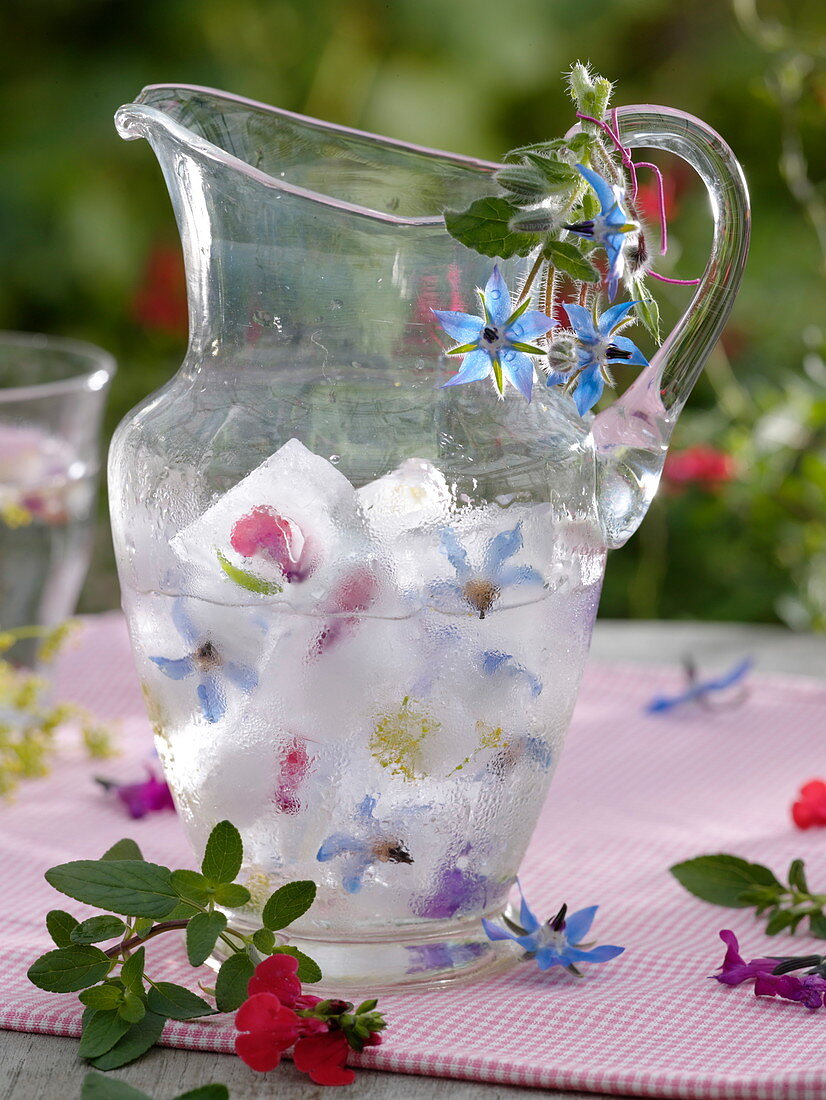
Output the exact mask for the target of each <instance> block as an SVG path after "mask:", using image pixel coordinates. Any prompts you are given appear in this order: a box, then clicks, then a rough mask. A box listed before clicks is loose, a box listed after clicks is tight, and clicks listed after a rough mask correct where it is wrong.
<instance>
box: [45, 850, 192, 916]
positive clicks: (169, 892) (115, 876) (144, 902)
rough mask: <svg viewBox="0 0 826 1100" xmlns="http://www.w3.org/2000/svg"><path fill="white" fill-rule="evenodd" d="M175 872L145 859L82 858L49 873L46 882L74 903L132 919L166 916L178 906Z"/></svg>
mask: <svg viewBox="0 0 826 1100" xmlns="http://www.w3.org/2000/svg"><path fill="white" fill-rule="evenodd" d="M171 874H172V872H171V871H170V870H169V868H168V867H161V866H159V865H158V864H157V863H144V862H143V861H142V860H119V859H113V860H94V859H79V860H75V861H74V862H73V863H62V864H60V865H59V866H58V867H52V868H51V869H50V870H48V871H47V872H46V881H47V882H48V883H49V884H50V885H51V886H54V888H55V890H59V891H60V892H61V893H62V894H68V896H69V897H70V898H74V899H75V901H82V902H85V903H86V904H87V905H95V906H97V907H98V908H100V909H111V910H112V911H113V912H115V913H124V914H125V915H126V916H130V917H154V918H156V919H158V918H162V917H166V916H168V915H169V913H170V912H171V911H172V909H174V908H175V906H176V905H177V904H178V896H177V895H176V893H175V891H174V890H173V888H172V882H171V880H170V876H171Z"/></svg>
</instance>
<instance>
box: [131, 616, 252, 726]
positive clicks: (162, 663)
mask: <svg viewBox="0 0 826 1100" xmlns="http://www.w3.org/2000/svg"><path fill="white" fill-rule="evenodd" d="M172 622H173V623H174V624H175V627H176V629H177V631H178V633H179V634H180V636H181V638H182V639H183V641H184V644H185V645H186V646H187V647H188V648H189V650H190V652H189V653H188V654H187V655H186V656H184V657H151V656H150V658H149V660H150V661H151V662H152V663H153V664H154V665H157V667H158V668H159V669H160V670H161V672H162V673H163V674H164V676H168V677H169V678H170V680H185V679H187V678H189V677H190V676H192V677H193V678H194V679H195V680H197V684H198V686H197V689H196V691H197V696H198V702H199V704H200V706H201V712H202V713H203V716H204V718H206V720H207V722H219V721H220V720H221V718H223V716H224V714H226V710H227V696H226V689H225V687H224V683H223V681H224V679H226V680H229V682H230V683H232V684H234V685H235V686H236V687H238V688H240V689H241V691H243V692H245V693H246V694H249V693H250V692H251V691H254V690H255V688H256V687H257V686H258V677H257V675H256V673H255V670H254V669H252V668H250V667H249V666H248V665H245V664H240V663H238V662H236V661H229V660H227V659H226V658H225V656H224V654H223V651H222V646H221V645H220V644H219V643H218V642H216V641H215V640H214V639H213V638H211V637H210V636H209V634H208V633H207V632H202V631H199V630H198V629H196V627H195V624H194V623H193V622H192V619H191V618H190V617H189V615H188V614H187V612H186V609H185V607H184V603H183V600H182V599H176V600H175V601H174V603H173V604H172Z"/></svg>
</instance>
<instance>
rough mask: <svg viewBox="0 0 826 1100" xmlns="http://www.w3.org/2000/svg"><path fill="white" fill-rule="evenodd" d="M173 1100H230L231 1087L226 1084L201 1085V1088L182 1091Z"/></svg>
mask: <svg viewBox="0 0 826 1100" xmlns="http://www.w3.org/2000/svg"><path fill="white" fill-rule="evenodd" d="M173 1100H229V1089H228V1088H227V1086H226V1085H201V1087H200V1088H197V1089H190V1090H189V1092H182V1093H181V1094H180V1096H175V1097H173Z"/></svg>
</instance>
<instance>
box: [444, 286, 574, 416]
mask: <svg viewBox="0 0 826 1100" xmlns="http://www.w3.org/2000/svg"><path fill="white" fill-rule="evenodd" d="M479 297H480V298H481V301H482V312H483V314H484V316H482V317H475V316H473V315H472V314H470V313H459V312H456V311H453V310H443V309H434V310H433V313H434V314H435V315H436V318H437V319H438V321H439V324H440V325H441V326H442V328H443V329H444V330H445V332H446V333H447V334H448V336H452V337H453V339H454V340H459V341H460V345H459V347H456V348H451V349H450V351H448V353H447V354H448V355H463V356H464V357H465V358H464V361H463V362H462V367H461V370H460V371H459V373H458V374H455V375H454V376H453V378H451V379H449V380H448V381H447V382H445V383H444V385H443V386H442V389H444V387H445V386H462V385H464V384H465V383H466V382H479V381H481V380H482V379H483V378H487V377H488V376H489V375H490V376H492V377H493V384H494V386H495V388H496V392H497V393H498V394H499V396H500V397H504V393H505V383H504V380H505V379H507V380H508V382H510V384H511V385H512V386H513V387H515V389H517V390H519V392H520V393H521V394H522V396H523V397H524V398H525V400H526V401H530V399H531V390H532V389H533V379H534V366H533V363H532V362H531V360H530V359H529V358H528V357H529V356H531V355H544V354H545V352H544V349H542V348H537V347H534V346H533V345H532V344H529V343H526V342H525V341H528V340H536V339H537V338H538V337H540V336H544V335H545V333H546V332H548V331H549V330H550V329H552V328H553V327H554V326H555V325H556V324H557V322H556V321H553V320H552V319H551V318H550V317H546V316H545V314H544V313H540V312H539V310H536V309H528V306H529V304H530V302H529V301H528V299H527V298H526V299H525V301H524V302H523V303H522V305H520V306H516V307H514V304H513V302H512V301H511V295H510V291H509V290H508V287H507V284H506V283H505V280H504V279H503V278H502V275H501V273H500V271H499V266H498V265H497V266H495V267H494V269H493V271H492V273H491V276H490V278H489V279H488V281H487V285H486V287H485V289H484V290H480V291H479Z"/></svg>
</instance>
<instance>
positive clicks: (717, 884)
mask: <svg viewBox="0 0 826 1100" xmlns="http://www.w3.org/2000/svg"><path fill="white" fill-rule="evenodd" d="M671 874H672V875H673V876H674V877H675V878H676V880H677V881H678V882H679V883H680V885H681V886H684V887H685V889H686V890H688V892H689V893H691V894H694V895H695V897H698V898H702V900H703V901H708V902H711V904H712V905H724V906H726V907H728V908H729V909H745V908H748V906H749V905H750V904H751V903H750V902H748V901H744V900H743V893H744V892H745V891H746V890H749V889H750V888H752V887H754V886H773V887H776V889H777V892H778V893H782V891H783V887H782V885H781V884H780V883H779V882H778V881H777V879H776V878H775V876H774V874H773V873H772V872H771V871H770V870H769V868H768V867H763V866H762V865H761V864H760V863H749V862H748V861H747V860H745V859H740V858H739V857H738V856H729V855H725V854H723V853H720V854H719V855H713V856H699V857H698V858H697V859H688V860H686V861H685V862H684V863H675V864H674V866H673V867H672V868H671Z"/></svg>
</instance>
